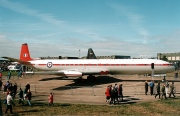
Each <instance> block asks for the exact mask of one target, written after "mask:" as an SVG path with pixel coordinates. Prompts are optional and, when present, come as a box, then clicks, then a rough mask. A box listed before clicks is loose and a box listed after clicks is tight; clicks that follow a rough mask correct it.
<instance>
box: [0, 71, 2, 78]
mask: <svg viewBox="0 0 180 116" xmlns="http://www.w3.org/2000/svg"><path fill="white" fill-rule="evenodd" d="M0 80H2V72H1V71H0Z"/></svg>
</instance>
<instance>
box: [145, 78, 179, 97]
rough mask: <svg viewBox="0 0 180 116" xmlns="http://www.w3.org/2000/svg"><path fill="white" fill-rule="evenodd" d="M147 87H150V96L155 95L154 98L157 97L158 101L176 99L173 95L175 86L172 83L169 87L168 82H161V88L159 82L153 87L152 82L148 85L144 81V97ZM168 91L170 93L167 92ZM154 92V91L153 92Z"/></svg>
mask: <svg viewBox="0 0 180 116" xmlns="http://www.w3.org/2000/svg"><path fill="white" fill-rule="evenodd" d="M148 87H150V95H155V98H156V97H157V96H159V99H160V98H161V99H163V98H165V99H167V97H169V98H170V97H171V95H173V97H176V96H175V95H174V94H175V86H174V82H172V84H171V85H170V84H169V83H168V81H166V80H163V83H162V87H161V85H160V81H158V83H157V85H156V86H155V84H154V81H151V82H150V83H149V84H148V82H147V81H145V95H147V93H148ZM169 89H170V92H169ZM154 90H155V91H154Z"/></svg>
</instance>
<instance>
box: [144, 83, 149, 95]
mask: <svg viewBox="0 0 180 116" xmlns="http://www.w3.org/2000/svg"><path fill="white" fill-rule="evenodd" d="M148 86H149V85H148V82H147V81H145V95H147V92H148Z"/></svg>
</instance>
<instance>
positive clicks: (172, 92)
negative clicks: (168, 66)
mask: <svg viewBox="0 0 180 116" xmlns="http://www.w3.org/2000/svg"><path fill="white" fill-rule="evenodd" d="M174 90H175V87H174V82H172V84H171V85H170V93H169V97H171V94H172V95H173V96H174V97H176V96H175V95H174Z"/></svg>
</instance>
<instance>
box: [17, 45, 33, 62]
mask: <svg viewBox="0 0 180 116" xmlns="http://www.w3.org/2000/svg"><path fill="white" fill-rule="evenodd" d="M20 60H22V61H30V60H32V59H31V56H30V53H29V49H28V44H27V43H24V44H22V46H21V53H20Z"/></svg>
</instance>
